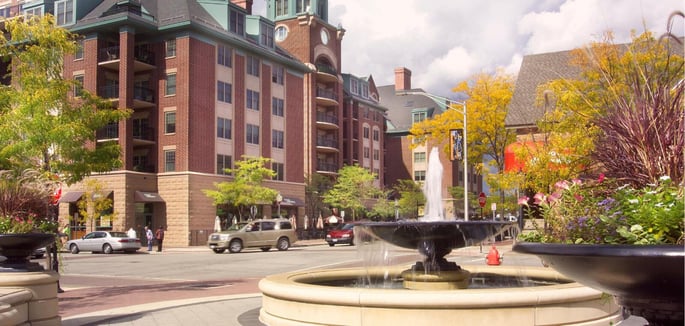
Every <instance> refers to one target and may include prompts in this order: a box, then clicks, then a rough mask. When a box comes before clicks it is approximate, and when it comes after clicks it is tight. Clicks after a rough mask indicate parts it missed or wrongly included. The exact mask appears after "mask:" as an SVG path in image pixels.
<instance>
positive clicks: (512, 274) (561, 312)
mask: <svg viewBox="0 0 685 326" xmlns="http://www.w3.org/2000/svg"><path fill="white" fill-rule="evenodd" d="M433 153H435V154H433ZM437 155H438V153H437V150H436V149H433V150H432V151H431V155H430V157H429V169H428V171H427V175H426V185H425V193H426V197H427V203H426V210H425V212H426V214H424V217H423V218H421V219H420V220H419V221H399V222H383V223H380V222H379V223H365V224H364V225H363V226H361V228H362V229H361V230H359V231H361V232H366V233H368V234H370V235H371V236H372V237H374V238H376V239H380V240H382V241H385V242H388V243H391V244H393V245H396V246H399V247H402V248H408V249H412V250H418V251H419V252H420V253H421V254H422V255H423V256H424V260H423V261H420V262H417V263H415V264H414V265H413V266H411V267H410V268H409V269H407V267H408V266H407V265H398V266H384V267H376V268H363V267H360V268H341V269H325V270H313V271H311V270H310V271H299V272H292V273H285V274H278V275H272V276H268V277H266V278H264V279H262V280H261V281H260V282H259V289H260V290H261V291H262V308H261V310H260V316H259V319H260V321H262V322H263V323H265V324H267V325H272V326H276V325H385V324H394V325H417V324H418V325H428V324H437V325H445V324H465V325H469V324H477V325H503V324H511V325H560V324H563V325H585V326H589V325H609V324H612V323H615V322H617V321H619V320H621V319H622V315H621V311H620V309H619V307H618V305H616V303H615V302H614V301H613V299H612V298H606V297H604V296H602V293H601V292H600V291H597V290H594V289H591V288H588V287H585V286H582V285H580V284H578V283H575V282H573V281H572V280H569V279H568V278H565V277H563V276H562V275H561V274H559V273H557V272H555V271H554V270H551V269H548V268H542V267H526V268H525V269H523V268H521V267H507V266H496V267H493V266H485V265H482V266H468V267H467V268H468V270H470V271H471V272H468V271H466V270H465V269H462V268H461V267H460V266H458V265H457V264H456V263H454V262H450V261H448V260H447V259H445V256H446V255H447V254H449V253H450V252H451V251H452V250H453V249H457V248H462V247H466V246H474V245H477V244H479V243H481V242H482V241H484V240H486V239H488V238H491V237H493V236H495V235H496V234H498V233H499V232H502V231H503V230H504V229H505V228H507V227H510V226H511V224H510V223H507V222H494V221H445V220H444V217H443V209H442V195H441V190H440V189H441V185H440V184H441V182H442V165H440V164H439V160H438V159H437ZM436 164H437V165H436ZM355 232H357V230H355ZM483 264H484V260H483ZM471 273H472V274H473V275H479V277H478V278H479V279H485V278H486V277H481V276H482V275H497V276H501V277H502V278H509V279H515V278H516V277H518V276H524V277H525V278H526V279H528V280H532V281H530V282H527V283H532V284H534V285H536V286H532V287H525V286H520V287H507V288H478V289H468V288H466V289H464V288H465V287H466V285H468V283H469V277H468V276H469V274H471ZM364 278H367V279H386V280H387V279H391V280H392V279H402V280H403V285H404V287H405V288H403V289H395V288H392V289H389V288H377V287H376V288H374V287H373V286H365V287H351V286H345V285H342V286H341V285H338V284H340V283H343V284H354V283H355V282H357V280H359V279H364ZM522 283H525V282H522ZM407 287H408V288H411V289H420V291H416V290H411V289H407ZM457 288H459V289H457ZM493 307H496V308H494V309H493Z"/></svg>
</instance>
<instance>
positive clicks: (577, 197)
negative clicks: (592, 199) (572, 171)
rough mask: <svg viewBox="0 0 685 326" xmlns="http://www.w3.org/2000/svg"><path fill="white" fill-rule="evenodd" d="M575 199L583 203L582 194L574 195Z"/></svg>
mask: <svg viewBox="0 0 685 326" xmlns="http://www.w3.org/2000/svg"><path fill="white" fill-rule="evenodd" d="M573 197H575V198H576V200H577V201H583V196H581V195H580V194H574V195H573Z"/></svg>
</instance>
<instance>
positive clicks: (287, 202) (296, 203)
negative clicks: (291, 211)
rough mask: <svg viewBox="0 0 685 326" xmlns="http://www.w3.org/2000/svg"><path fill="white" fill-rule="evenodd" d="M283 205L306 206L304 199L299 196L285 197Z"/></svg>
mask: <svg viewBox="0 0 685 326" xmlns="http://www.w3.org/2000/svg"><path fill="white" fill-rule="evenodd" d="M281 206H304V201H303V200H301V199H299V198H288V197H283V201H281Z"/></svg>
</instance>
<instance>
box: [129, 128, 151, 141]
mask: <svg viewBox="0 0 685 326" xmlns="http://www.w3.org/2000/svg"><path fill="white" fill-rule="evenodd" d="M133 139H140V140H149V141H154V140H155V129H154V128H152V127H138V128H134V129H133Z"/></svg>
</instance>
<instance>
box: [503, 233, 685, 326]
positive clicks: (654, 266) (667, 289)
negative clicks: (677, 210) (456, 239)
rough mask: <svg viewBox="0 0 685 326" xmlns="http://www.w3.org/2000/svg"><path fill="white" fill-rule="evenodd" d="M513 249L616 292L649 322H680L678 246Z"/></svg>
mask: <svg viewBox="0 0 685 326" xmlns="http://www.w3.org/2000/svg"><path fill="white" fill-rule="evenodd" d="M513 251H515V252H518V253H526V254H533V255H536V256H538V257H540V258H541V259H542V260H543V261H544V262H545V263H546V264H547V265H548V266H549V267H551V268H554V269H555V270H557V271H558V272H559V273H561V274H564V275H566V276H567V277H569V278H571V279H573V280H575V281H577V282H578V283H581V284H583V285H586V286H588V287H591V288H594V289H597V290H600V291H603V292H605V293H608V294H612V295H614V296H616V298H617V299H618V303H619V304H620V305H622V306H623V307H624V308H626V309H627V310H628V311H629V312H630V313H631V314H633V315H637V316H642V317H643V318H645V319H647V320H648V321H649V323H650V325H679V326H682V325H684V324H683V319H684V318H683V308H684V305H683V301H684V300H683V298H684V291H685V290H684V289H685V288H684V283H685V280H684V278H685V275H684V272H683V271H684V270H685V248H684V247H683V246H681V245H653V246H639V245H573V244H571V245H568V244H553V243H528V242H522V243H516V244H514V247H513Z"/></svg>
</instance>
